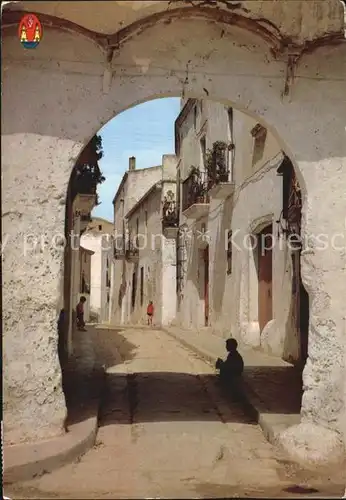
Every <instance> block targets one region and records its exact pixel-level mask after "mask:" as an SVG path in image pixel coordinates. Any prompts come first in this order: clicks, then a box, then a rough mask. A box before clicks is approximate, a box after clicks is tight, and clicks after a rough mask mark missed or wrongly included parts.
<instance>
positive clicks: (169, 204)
mask: <svg viewBox="0 0 346 500" xmlns="http://www.w3.org/2000/svg"><path fill="white" fill-rule="evenodd" d="M178 226H179V216H178V210H177V204H176V202H175V201H174V200H166V201H164V203H163V207H162V227H163V228H168V227H178Z"/></svg>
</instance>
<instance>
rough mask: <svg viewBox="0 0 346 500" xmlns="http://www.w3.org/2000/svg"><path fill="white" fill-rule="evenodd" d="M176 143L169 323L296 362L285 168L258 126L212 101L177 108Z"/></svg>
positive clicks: (295, 289) (298, 292)
mask: <svg viewBox="0 0 346 500" xmlns="http://www.w3.org/2000/svg"><path fill="white" fill-rule="evenodd" d="M176 147H177V151H176V153H177V156H178V170H177V172H178V179H179V185H180V190H179V210H180V227H179V237H178V243H177V245H178V262H177V271H178V272H177V280H178V312H177V322H178V324H180V325H181V326H182V327H185V328H195V329H199V328H201V327H204V326H208V327H211V330H212V331H213V332H214V333H215V334H217V335H220V336H222V337H228V336H234V337H236V338H238V339H239V340H241V341H242V342H243V343H245V344H248V345H250V346H252V347H261V348H263V349H264V350H265V351H267V352H269V353H272V354H275V355H277V356H281V357H283V358H284V359H286V360H289V361H293V362H297V363H299V362H300V361H302V362H303V363H304V361H305V357H306V348H307V345H306V344H307V328H308V323H307V322H308V303H307V301H306V292H305V290H304V288H303V286H302V283H301V280H300V275H299V260H300V247H299V245H296V244H294V243H295V242H294V236H293V233H294V234H295V233H297V235H298V236H299V234H300V233H299V227H300V226H299V225H300V204H299V203H300V197H299V196H300V195H299V185H298V184H297V183H296V182H295V181H294V178H291V177H290V175H291V173H292V172H293V167H292V165H291V163H290V162H289V160H288V159H287V158H286V157H285V156H284V154H283V153H282V151H281V149H280V146H279V144H278V143H277V141H276V140H275V138H274V136H273V135H272V134H270V133H269V132H268V131H267V130H266V129H265V128H264V127H263V126H262V125H260V124H258V123H257V122H256V121H255V120H253V119H252V118H250V117H249V116H247V115H245V114H244V113H241V112H239V111H236V110H233V109H232V108H229V107H227V106H224V105H222V104H219V103H214V102H211V101H197V100H193V99H189V100H187V102H185V104H184V106H183V108H182V110H181V113H180V115H179V117H178V119H177V120H176ZM281 165H283V166H282V170H283V171H284V172H283V173H282V172H280V170H279V172H278V169H279V168H280V166H281ZM192 170H194V172H195V173H192V175H191V171H192ZM293 184H294V185H295V186H296V188H297V190H296V192H295V193H291V194H292V195H294V194H295V195H296V196H295V197H294V196H291V201H289V200H288V196H287V193H288V191H289V189H287V188H289V187H290V185H293ZM197 191H198V192H197ZM199 194H201V196H199ZM293 202H295V203H293ZM288 205H289V207H288ZM288 208H289V209H290V210H291V212H292V211H293V212H294V214H295V215H296V219H297V223H296V225H295V226H294V227H293V226H292V221H291V220H288ZM291 218H292V217H291ZM288 225H289V226H290V228H291V233H292V235H291V236H290V234H289V232H288V230H287V227H288ZM295 228H296V230H295ZM289 236H290V237H291V239H292V245H288V241H287V238H288V237H289ZM303 316H304V317H303Z"/></svg>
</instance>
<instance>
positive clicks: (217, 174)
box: [205, 141, 228, 189]
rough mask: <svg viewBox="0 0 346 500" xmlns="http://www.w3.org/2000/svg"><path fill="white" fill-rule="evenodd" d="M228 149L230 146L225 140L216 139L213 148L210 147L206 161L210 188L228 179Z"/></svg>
mask: <svg viewBox="0 0 346 500" xmlns="http://www.w3.org/2000/svg"><path fill="white" fill-rule="evenodd" d="M227 151H228V146H227V144H226V143H225V142H223V141H215V142H214V143H213V147H212V149H208V152H207V155H206V162H205V163H206V170H207V173H208V187H209V189H210V188H211V187H212V186H214V185H215V184H218V183H219V182H227V181H228V169H227V156H226V155H227Z"/></svg>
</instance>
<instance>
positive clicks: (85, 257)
mask: <svg viewBox="0 0 346 500" xmlns="http://www.w3.org/2000/svg"><path fill="white" fill-rule="evenodd" d="M86 261H87V256H86V253H85V254H84V262H86Z"/></svg>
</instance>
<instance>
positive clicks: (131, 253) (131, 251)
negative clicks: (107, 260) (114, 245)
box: [125, 238, 139, 262]
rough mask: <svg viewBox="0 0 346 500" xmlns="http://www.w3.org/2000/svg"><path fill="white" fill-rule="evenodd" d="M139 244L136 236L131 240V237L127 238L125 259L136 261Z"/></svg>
mask: <svg viewBox="0 0 346 500" xmlns="http://www.w3.org/2000/svg"><path fill="white" fill-rule="evenodd" d="M138 247H139V245H138V241H137V238H136V239H135V241H132V240H131V238H129V239H128V241H127V244H126V250H125V257H126V260H128V261H130V262H137V260H138V258H139V248H138Z"/></svg>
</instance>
